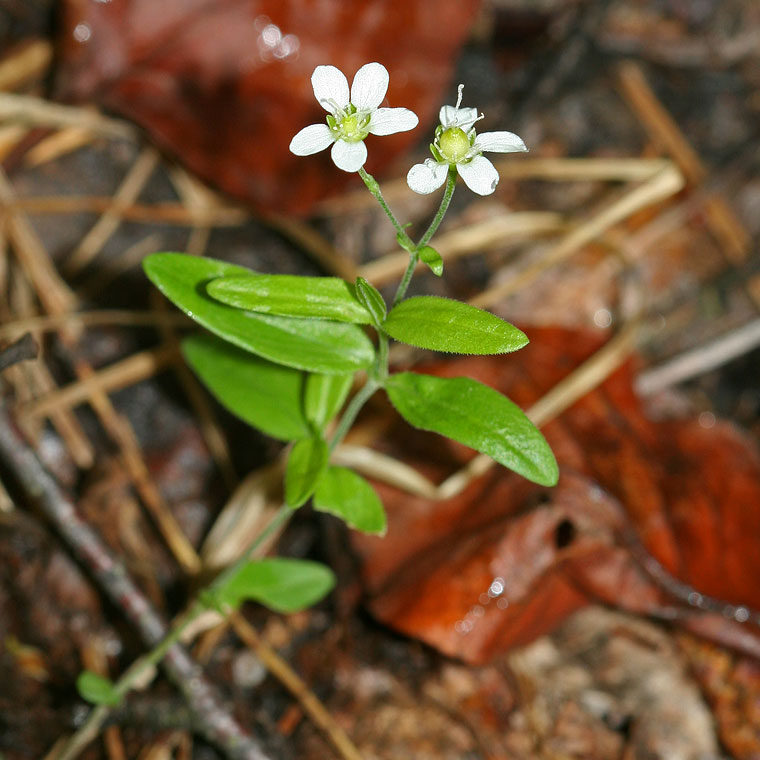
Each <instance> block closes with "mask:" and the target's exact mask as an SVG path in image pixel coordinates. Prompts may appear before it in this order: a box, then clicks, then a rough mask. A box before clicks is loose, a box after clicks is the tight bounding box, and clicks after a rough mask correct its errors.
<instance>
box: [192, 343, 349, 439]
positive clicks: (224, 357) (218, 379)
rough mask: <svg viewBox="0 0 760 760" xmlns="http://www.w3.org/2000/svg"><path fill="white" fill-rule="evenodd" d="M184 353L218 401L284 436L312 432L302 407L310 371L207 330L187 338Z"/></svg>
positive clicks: (256, 424)
mask: <svg viewBox="0 0 760 760" xmlns="http://www.w3.org/2000/svg"><path fill="white" fill-rule="evenodd" d="M182 353H183V354H184V355H185V359H186V360H187V363H188V364H189V365H190V366H191V367H192V368H193V370H194V371H195V373H196V374H197V375H198V377H199V378H200V379H201V381H202V382H203V384H204V385H205V386H206V387H207V388H208V389H209V391H211V393H212V394H213V395H214V396H215V397H216V398H217V400H218V401H219V403H220V404H222V406H224V407H225V408H226V409H227V410H229V411H230V412H232V414H234V415H236V416H237V417H240V419H241V420H243V422H247V423H248V424H249V425H251V426H253V427H255V428H257V429H258V430H261V431H262V432H264V433H266V434H267V435H270V436H272V438H278V439H279V440H281V441H294V440H296V439H298V438H306V437H307V436H309V435H310V434H311V431H310V429H309V425H308V423H307V421H306V417H305V416H304V413H303V411H302V398H303V392H304V383H305V379H306V375H305V373H303V372H300V371H299V370H297V369H292V368H290V367H284V366H283V365H281V364H273V363H272V362H268V361H267V360H266V359H262V358H261V357H260V356H256V355H255V354H252V353H250V352H249V351H243V350H242V349H240V348H238V347H237V346H233V345H232V344H231V343H228V342H227V341H226V340H222V339H221V338H217V337H216V336H215V335H209V334H208V333H201V334H199V335H191V336H190V337H188V338H185V340H183V341H182ZM320 377H343V375H320Z"/></svg>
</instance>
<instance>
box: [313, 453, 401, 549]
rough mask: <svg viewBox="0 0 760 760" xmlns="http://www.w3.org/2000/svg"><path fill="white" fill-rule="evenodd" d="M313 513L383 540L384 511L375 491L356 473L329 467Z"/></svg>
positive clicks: (318, 486)
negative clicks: (327, 516)
mask: <svg viewBox="0 0 760 760" xmlns="http://www.w3.org/2000/svg"><path fill="white" fill-rule="evenodd" d="M314 509H317V510H319V511H320V512H329V513H330V514H332V515H336V516H337V517H340V518H342V519H343V520H344V521H345V522H346V523H347V524H348V525H350V526H351V527H352V528H356V529H357V530H361V531H363V532H364V533H374V534H375V535H378V536H384V535H385V530H386V527H387V523H386V517H385V510H384V509H383V503H382V502H381V501H380V497H379V496H378V495H377V493H376V492H375V489H374V488H372V486H371V485H370V484H369V483H368V482H367V481H366V480H365V479H364V478H363V477H361V475H357V474H356V473H355V472H354V471H353V470H349V469H347V468H346V467H329V468H328V469H327V472H326V473H325V474H324V475H323V476H322V479H321V480H320V481H319V484H318V485H317V490H316V491H315V492H314Z"/></svg>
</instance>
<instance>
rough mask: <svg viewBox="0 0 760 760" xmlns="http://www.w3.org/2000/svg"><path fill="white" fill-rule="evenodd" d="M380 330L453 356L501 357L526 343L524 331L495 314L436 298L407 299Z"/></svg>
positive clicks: (422, 346) (403, 340) (415, 344)
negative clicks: (493, 355) (487, 355)
mask: <svg viewBox="0 0 760 760" xmlns="http://www.w3.org/2000/svg"><path fill="white" fill-rule="evenodd" d="M383 329H384V330H385V332H387V333H388V335H390V336H391V337H392V338H395V339H396V340H400V341H401V342H402V343H408V344H409V345H411V346H417V347H418V348H429V349H431V350H433V351H448V352H450V353H454V354H503V353H507V352H508V351H516V350H517V349H518V348H522V347H523V346H525V345H527V343H528V338H527V337H526V335H525V333H524V332H522V331H521V330H518V329H517V328H516V327H514V325H511V324H509V322H505V321H504V320H503V319H500V318H499V317H497V316H495V315H494V314H491V313H490V312H487V311H483V309H478V308H476V307H475V306H470V305H469V304H466V303H462V302H461V301H454V300H452V299H451V298H439V297H438V296H414V297H413V298H407V299H406V300H405V301H402V302H401V303H400V304H399V305H398V306H396V307H394V308H393V309H392V310H391V313H390V314H389V315H388V317H387V318H386V320H385V324H384V325H383Z"/></svg>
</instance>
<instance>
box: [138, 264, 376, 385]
mask: <svg viewBox="0 0 760 760" xmlns="http://www.w3.org/2000/svg"><path fill="white" fill-rule="evenodd" d="M143 267H144V269H145V273H146V274H147V275H148V277H149V278H150V280H151V282H153V284H154V285H156V287H158V289H159V290H160V291H161V292H162V293H163V294H164V295H165V296H166V297H167V298H168V299H169V300H170V301H172V302H173V303H174V304H175V305H176V306H178V307H179V308H180V309H182V311H184V312H185V313H186V314H187V315H188V316H190V317H192V318H193V319H194V320H195V321H196V322H198V324H200V325H203V327H205V328H206V329H208V330H210V331H211V332H213V333H215V334H216V335H218V336H219V337H220V338H224V340H227V341H229V342H230V343H234V344H235V345H236V346H239V347H240V348H242V349H245V350H246V351H251V352H252V353H254V354H258V355H259V356H262V357H263V358H264V359H268V360H269V361H272V362H275V363H277V364H285V365H286V366H288V367H294V368H295V369H303V370H307V371H309V372H323V373H325V374H328V375H329V374H335V373H339V374H345V373H347V372H355V371H356V370H358V369H364V368H366V367H369V366H370V365H371V364H372V362H373V361H374V357H375V349H374V347H373V346H372V341H370V339H369V338H368V337H367V336H366V335H365V334H364V332H363V330H362V329H361V328H360V327H359V326H357V325H351V324H345V323H341V322H328V321H323V320H319V319H295V318H290V317H277V316H272V315H268V314H254V313H253V312H250V311H243V310H242V309H236V308H234V307H232V306H226V305H225V304H222V303H219V302H218V301H215V300H214V299H213V298H211V297H210V296H209V295H208V294H207V293H206V286H207V284H208V283H209V282H210V281H211V280H215V279H217V278H219V277H229V276H243V275H245V276H250V275H251V274H253V273H252V272H251V271H250V270H248V269H244V268H243V267H238V266H235V265H233V264H227V263H226V262H224V261H217V260H215V259H206V258H201V257H198V256H189V255H186V254H182V253H154V254H152V255H151V256H148V257H146V259H145V260H144V263H143Z"/></svg>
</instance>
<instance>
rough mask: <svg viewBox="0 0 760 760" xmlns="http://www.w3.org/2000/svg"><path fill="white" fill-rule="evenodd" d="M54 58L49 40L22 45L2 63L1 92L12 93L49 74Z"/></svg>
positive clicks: (0, 71) (0, 70) (0, 72)
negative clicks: (11, 91)
mask: <svg viewBox="0 0 760 760" xmlns="http://www.w3.org/2000/svg"><path fill="white" fill-rule="evenodd" d="M52 58H53V46H52V45H51V44H50V42H49V41H48V40H30V41H28V42H25V43H22V44H21V45H19V46H18V47H16V48H15V50H12V51H11V52H10V54H9V55H7V56H6V57H5V58H3V60H2V61H0V90H4V91H10V90H15V89H17V88H18V87H21V86H23V85H25V84H26V83H27V82H31V81H33V80H35V79H41V78H42V77H43V76H44V75H45V73H46V72H47V70H48V68H49V66H50V61H51V60H52Z"/></svg>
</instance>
